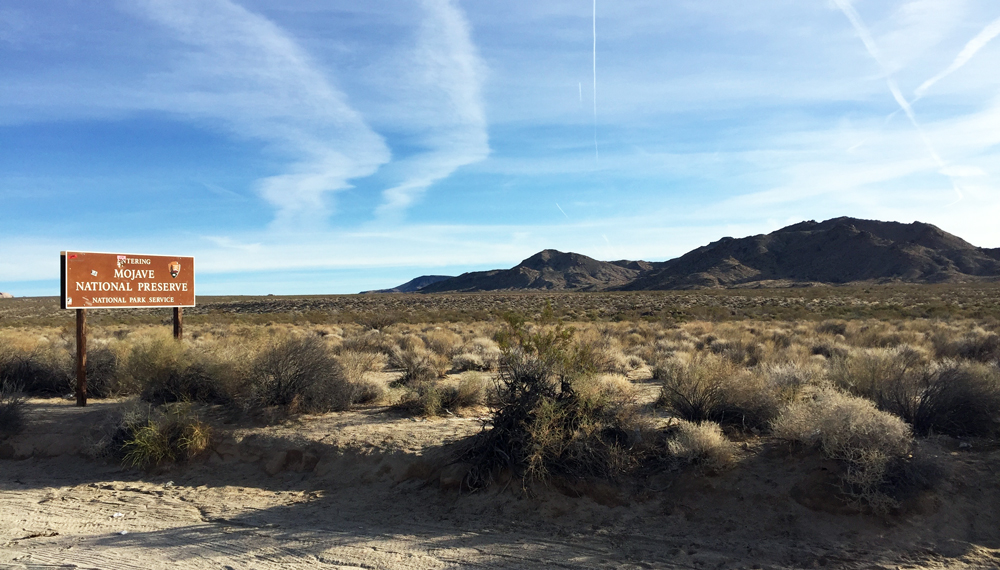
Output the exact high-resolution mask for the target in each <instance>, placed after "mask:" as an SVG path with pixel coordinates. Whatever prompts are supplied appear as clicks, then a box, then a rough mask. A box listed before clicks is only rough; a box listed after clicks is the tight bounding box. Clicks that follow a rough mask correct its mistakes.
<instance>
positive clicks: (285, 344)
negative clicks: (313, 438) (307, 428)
mask: <svg viewBox="0 0 1000 570" xmlns="http://www.w3.org/2000/svg"><path fill="white" fill-rule="evenodd" d="M358 393H359V386H358V385H357V384H355V383H354V382H351V381H350V380H349V379H348V378H347V377H346V376H345V374H344V372H343V369H342V368H341V366H340V364H339V363H338V362H337V360H336V359H335V358H334V356H333V353H332V352H331V351H330V350H329V348H327V346H326V345H325V344H324V343H323V341H322V339H320V338H319V337H315V336H307V337H295V336H289V337H285V338H281V339H278V340H276V341H275V342H274V343H273V344H271V346H269V347H268V348H267V349H266V350H264V351H263V352H261V354H260V355H259V356H258V357H257V359H256V360H255V362H254V363H253V365H252V367H251V370H250V376H249V378H248V379H247V381H246V384H245V385H244V387H243V393H242V394H241V397H242V398H243V399H244V406H245V407H247V408H249V409H259V408H267V407H271V406H278V407H281V408H283V409H285V410H287V411H290V412H328V411H331V410H346V409H347V408H349V407H350V406H351V405H352V404H353V403H354V402H355V401H356V399H357V397H358Z"/></svg>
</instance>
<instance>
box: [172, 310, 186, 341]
mask: <svg viewBox="0 0 1000 570" xmlns="http://www.w3.org/2000/svg"><path fill="white" fill-rule="evenodd" d="M174 338H175V339H177V340H181V339H182V338H184V310H183V309H181V308H180V307H174Z"/></svg>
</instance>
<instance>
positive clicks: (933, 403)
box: [872, 361, 1000, 437]
mask: <svg viewBox="0 0 1000 570" xmlns="http://www.w3.org/2000/svg"><path fill="white" fill-rule="evenodd" d="M872 397H873V399H874V400H875V402H876V403H877V404H878V406H879V408H880V409H883V410H886V411H888V412H891V413H893V414H896V415H898V416H899V417H901V418H903V419H904V420H906V421H907V422H909V423H910V425H912V426H913V431H914V432H915V433H916V434H917V435H931V434H935V433H938V434H947V435H951V436H976V437H995V436H996V435H1000V415H998V412H997V411H998V410H1000V371H998V370H997V368H996V367H991V366H987V365H984V364H980V363H977V362H968V361H964V362H963V361H957V362H956V361H945V362H942V363H939V364H938V365H936V366H933V367H930V368H928V369H926V370H924V371H923V372H922V373H921V374H913V375H908V376H902V377H899V378H895V379H893V380H891V381H887V382H885V383H883V384H882V385H881V386H880V387H879V389H878V390H877V391H876V392H875V393H874V394H873V395H872Z"/></svg>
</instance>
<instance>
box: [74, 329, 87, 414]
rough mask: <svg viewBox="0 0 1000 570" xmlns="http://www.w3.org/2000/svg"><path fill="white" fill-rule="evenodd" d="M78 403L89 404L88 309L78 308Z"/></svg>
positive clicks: (80, 404)
mask: <svg viewBox="0 0 1000 570" xmlns="http://www.w3.org/2000/svg"><path fill="white" fill-rule="evenodd" d="M76 405H77V406H86V405H87V309H77V310H76Z"/></svg>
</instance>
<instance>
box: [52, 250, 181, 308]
mask: <svg viewBox="0 0 1000 570" xmlns="http://www.w3.org/2000/svg"><path fill="white" fill-rule="evenodd" d="M70 251H72V252H74V253H76V252H78V253H97V254H101V255H132V256H136V257H141V256H144V255H148V256H151V257H189V258H191V275H192V276H195V275H196V267H197V263H196V262H195V259H194V256H193V255H161V254H159V253H121V252H117V251H116V252H109V251H81V250H77V249H72V250H64V251H61V252H59V276H60V285H59V308H60V309H65V308H67V307H66V288H67V287H68V286H69V284H68V283H67V282H66V273H67V269H66V264H67V263H68V262H69V260H68V259H67V258H66V254H67V252H70ZM191 298H192V299H194V300H195V302H197V301H198V281H197V279H194V278H192V281H191ZM196 306H197V305H196V304H194V303H192V304H190V305H152V306H150V305H135V306H128V307H122V306H120V305H116V306H114V307H72V308H73V309H82V308H86V309H169V308H170V307H188V308H190V307H196Z"/></svg>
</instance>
